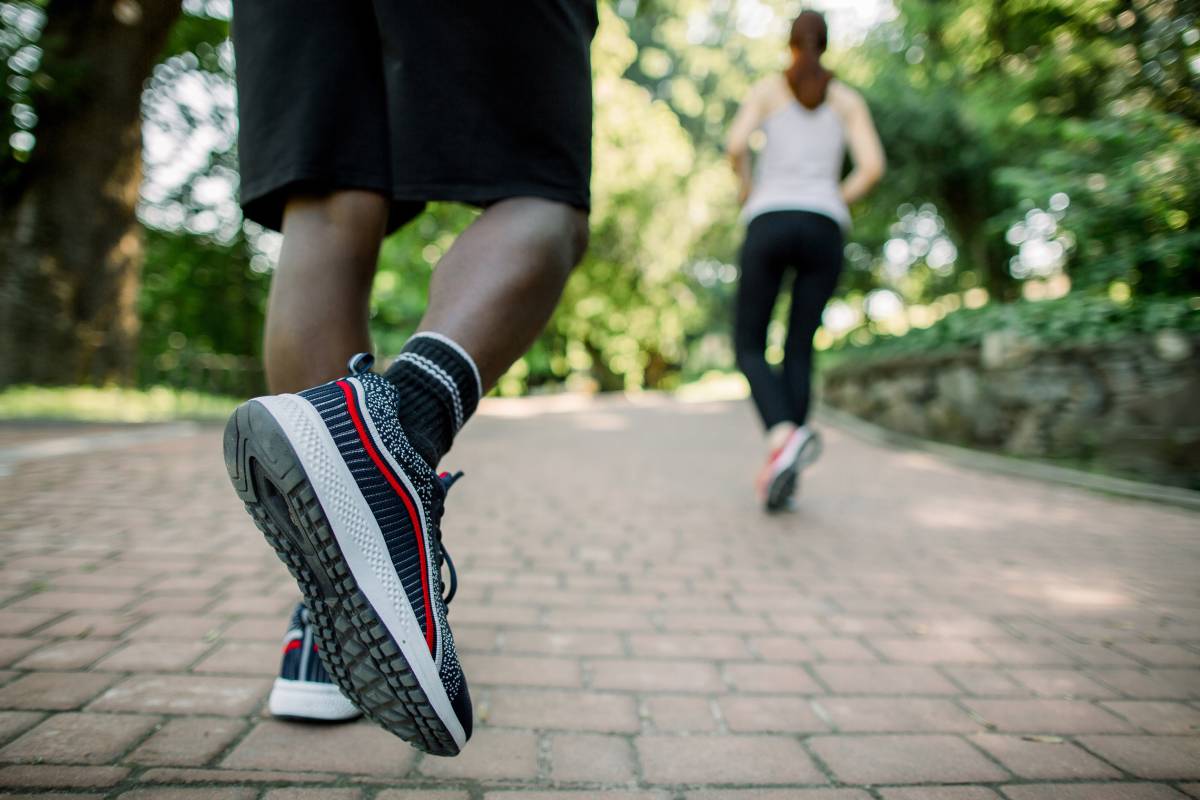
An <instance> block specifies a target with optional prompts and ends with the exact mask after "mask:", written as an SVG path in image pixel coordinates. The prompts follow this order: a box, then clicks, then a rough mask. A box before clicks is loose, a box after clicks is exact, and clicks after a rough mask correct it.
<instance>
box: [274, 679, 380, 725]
mask: <svg viewBox="0 0 1200 800" xmlns="http://www.w3.org/2000/svg"><path fill="white" fill-rule="evenodd" d="M267 709H268V710H270V712H271V714H273V715H274V716H276V717H300V718H303V719H324V720H347V719H354V718H356V717H359V716H362V712H361V711H359V710H358V709H357V708H355V707H354V704H353V703H351V702H350V700H349V699H348V698H347V697H346V696H345V695H344V694H342V690H341V689H339V688H338V687H336V686H334V685H333V684H332V683H317V682H315V681H291V680H287V679H286V678H276V679H275V684H274V685H273V686H272V687H271V696H270V697H269V698H268V700H267Z"/></svg>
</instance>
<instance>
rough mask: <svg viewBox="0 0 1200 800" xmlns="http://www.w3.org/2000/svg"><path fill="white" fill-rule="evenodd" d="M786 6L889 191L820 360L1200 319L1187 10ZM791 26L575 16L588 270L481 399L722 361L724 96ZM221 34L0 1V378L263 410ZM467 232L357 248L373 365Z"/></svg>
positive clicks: (706, 13)
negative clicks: (1020, 327) (145, 391)
mask: <svg viewBox="0 0 1200 800" xmlns="http://www.w3.org/2000/svg"><path fill="white" fill-rule="evenodd" d="M810 5H812V6H814V7H817V8H824V9H825V10H827V12H828V14H829V21H830V27H831V31H832V33H833V35H834V42H833V46H832V48H831V52H830V53H829V57H828V61H829V64H830V66H831V67H832V68H833V69H834V70H835V71H836V72H837V73H838V75H839V76H840V77H841V78H842V79H843V80H845V81H847V82H848V83H850V84H852V85H854V86H856V87H858V88H859V89H860V90H862V91H863V93H864V94H865V95H866V97H867V98H868V101H869V103H870V105H871V107H872V110H873V112H874V114H875V117H876V121H877V124H878V126H879V128H880V132H881V135H882V138H883V141H884V144H885V147H886V149H887V152H888V157H889V170H890V171H889V173H888V176H887V178H886V179H885V181H884V184H883V185H882V186H881V187H880V190H879V191H878V192H877V193H876V194H874V195H873V196H872V197H871V198H870V199H869V200H868V201H866V202H864V203H863V204H861V207H859V208H856V209H855V231H854V234H853V237H852V240H851V242H850V243H849V245H848V247H847V272H846V275H845V276H844V279H843V281H842V286H841V288H840V290H839V296H838V298H837V299H836V300H835V302H834V303H833V304H831V307H830V309H829V311H828V312H827V314H826V318H825V325H824V326H823V328H822V330H821V331H820V332H819V334H818V345H819V346H820V347H822V348H828V347H840V346H841V345H842V344H844V343H854V344H859V345H862V344H866V343H869V342H870V341H872V340H873V339H875V338H877V337H879V336H880V335H885V334H903V333H905V332H906V331H908V330H909V329H911V328H914V327H915V328H925V327H928V326H930V325H935V324H936V323H937V322H938V321H939V320H940V319H942V318H943V317H945V316H946V315H947V314H950V313H952V312H954V311H955V310H956V309H959V308H962V307H967V308H977V307H981V306H984V305H988V304H991V303H1000V302H1011V301H1016V300H1020V299H1022V298H1024V299H1025V300H1041V299H1056V298H1063V297H1064V296H1065V300H1064V301H1062V302H1060V303H1059V304H1056V305H1060V306H1061V307H1062V313H1063V314H1066V315H1068V316H1070V315H1071V314H1072V313H1074V312H1073V311H1072V309H1081V310H1080V312H1079V313H1080V314H1084V313H1085V311H1084V309H1089V308H1090V309H1093V311H1088V312H1086V313H1089V314H1092V313H1094V308H1095V303H1096V302H1104V303H1114V304H1125V305H1129V304H1138V303H1153V302H1157V299H1159V298H1171V300H1170V302H1172V303H1174V304H1175V306H1173V307H1178V308H1183V309H1186V310H1188V311H1189V312H1190V313H1195V312H1196V311H1197V305H1198V303H1200V301H1197V299H1196V297H1197V295H1200V269H1198V267H1197V255H1198V252H1200V227H1198V226H1197V222H1196V220H1197V215H1198V214H1200V207H1198V206H1200V175H1198V174H1197V172H1198V170H1200V166H1198V165H1200V136H1197V125H1198V124H1200V120H1198V113H1200V101H1198V100H1197V93H1196V89H1197V82H1198V76H1200V20H1198V18H1197V10H1196V8H1195V6H1194V4H1191V3H1186V2H1180V1H1179V0H1154V2H1151V1H1150V0H1085V1H1083V2H1081V1H1080V0H1021V1H1020V2H1016V0H896V2H895V3H894V5H893V4H892V3H891V2H888V0H872V2H866V1H865V0H864V2H846V1H845V0H823V2H818V1H817V0H814V1H813V2H812V3H811V4H810ZM798 10H799V5H798V4H797V3H794V2H782V0H781V1H779V2H776V1H775V0H613V1H612V2H609V1H608V0H604V1H603V2H602V3H601V11H602V25H601V30H600V33H599V35H598V36H597V40H596V44H595V48H594V63H595V74H596V86H595V97H596V124H595V132H596V136H595V145H594V147H595V174H594V179H593V193H594V204H595V205H594V209H593V217H592V224H593V236H592V245H591V250H590V252H589V254H588V256H587V258H586V260H585V261H584V263H583V264H582V265H581V267H580V269H579V270H578V272H577V274H576V275H575V277H574V278H573V279H572V281H571V283H570V285H569V287H568V289H567V294H566V297H565V298H564V302H563V304H562V306H561V307H560V309H559V311H558V313H557V314H556V316H555V318H554V320H553V321H552V323H551V325H550V326H549V328H548V329H547V331H546V333H545V335H544V336H543V337H542V338H541V339H540V340H539V341H538V343H537V344H536V346H535V347H534V349H533V350H532V351H531V353H530V354H529V355H528V356H526V357H525V358H524V359H523V360H522V361H521V362H519V363H518V364H517V365H516V366H515V367H514V368H513V370H512V371H510V373H509V374H508V375H507V376H505V378H504V380H503V381H502V382H501V385H500V387H499V388H500V390H501V391H502V392H504V393H519V392H522V391H526V390H531V389H538V388H539V387H543V386H552V385H553V386H557V385H560V384H563V383H566V384H568V385H573V386H577V387H592V388H601V389H620V388H636V387H642V386H648V387H671V386H673V385H676V384H677V383H678V382H680V381H681V380H685V379H690V378H694V377H696V376H699V375H701V374H703V373H704V372H706V371H707V370H712V369H728V368H730V367H731V366H732V357H731V353H730V348H729V344H728V334H727V330H728V327H729V320H728V314H729V312H728V308H729V300H730V293H731V290H732V286H733V284H734V282H735V281H736V278H737V268H736V260H737V259H736V249H737V246H738V244H739V240H740V235H741V234H740V230H739V228H738V224H737V209H736V205H735V199H734V189H733V181H732V178H731V176H730V174H729V171H728V168H727V166H726V164H725V161H724V157H723V154H722V152H721V145H722V142H723V139H724V135H725V129H726V126H727V124H728V120H729V119H730V118H731V117H732V114H733V112H734V110H735V109H736V107H737V104H738V103H739V102H740V100H741V98H742V97H743V96H744V93H745V90H746V89H747V87H748V86H749V85H750V84H751V83H752V82H753V81H754V80H756V79H757V78H759V77H761V76H762V75H764V74H766V73H767V72H769V71H771V70H774V69H778V68H780V67H781V66H782V65H783V63H784V60H785V58H786V48H785V46H784V42H785V39H786V31H787V27H788V25H789V23H790V20H791V18H792V17H793V16H794V14H795V13H796V12H797V11H798ZM229 13H230V4H229V2H227V0H187V2H184V3H183V6H182V11H181V10H180V8H179V6H178V5H177V4H176V5H172V4H171V3H169V2H166V0H156V1H155V2H152V1H151V0H117V2H113V0H107V1H106V2H98V1H97V2H79V3H73V2H72V3H67V2H65V0H51V2H48V3H46V2H36V1H34V0H28V1H27V2H2V3H0V56H2V59H0V69H2V70H3V76H2V77H3V80H4V90H3V91H4V102H5V104H6V107H7V112H8V113H7V114H5V115H3V123H2V124H3V125H4V134H5V140H4V141H3V142H2V143H0V144H3V145H5V149H4V152H3V154H2V166H0V191H2V195H0V248H2V252H3V256H2V258H3V261H2V262H0V263H2V264H3V274H2V275H0V364H2V365H3V367H2V369H0V385H4V384H10V383H14V382H66V383H72V382H104V381H113V380H116V381H137V382H140V383H142V384H154V383H168V384H175V385H185V386H188V387H189V388H199V389H207V390H213V391H223V392H229V393H234V394H245V393H249V392H252V391H255V390H256V389H257V388H259V386H258V384H259V382H260V380H261V375H260V373H259V371H258V368H257V354H258V347H259V335H258V331H259V329H260V327H261V315H262V310H263V306H264V301H265V294H266V288H267V284H268V279H269V274H270V270H271V269H272V267H273V262H274V258H275V256H276V254H277V252H278V247H279V237H278V235H277V234H275V233H273V232H269V231H264V230H262V229H260V228H258V227H257V226H255V225H253V224H250V223H246V222H244V221H243V220H242V218H241V215H240V213H239V211H238V209H237V206H236V202H235V199H234V198H235V192H236V188H237V173H236V169H235V167H236V152H235V145H236V115H235V97H234V91H233V85H232V70H233V57H232V52H231V48H230V46H229V44H228V42H227V40H226V36H227V28H228V25H227V20H228V16H229ZM85 22H86V23H87V24H85ZM143 81H146V82H145V85H144V89H143V88H142V87H143ZM348 90H352V87H348ZM139 93H140V105H141V111H142V116H143V122H142V124H141V139H140V141H139V139H138V136H137V130H138V125H137V121H136V111H137V100H138V94H139ZM142 164H144V180H142V183H141V192H140V196H139V197H137V198H136V200H135V198H134V196H133V194H132V188H131V187H132V186H135V185H136V184H137V181H138V179H139V178H140V177H141V170H140V167H141V165H142ZM135 206H136V220H134V217H133V216H132V215H133V213H134V209H135ZM472 217H473V212H472V211H470V210H469V209H465V208H461V207H454V206H448V205H438V206H433V207H431V208H430V210H429V211H428V212H427V213H426V214H425V215H423V216H422V217H421V218H419V219H418V220H416V221H415V222H414V223H413V224H411V225H410V226H408V227H407V228H406V229H404V230H403V231H400V232H398V233H397V234H396V235H395V236H393V237H392V238H391V239H389V240H388V241H387V242H386V243H385V246H384V249H383V253H382V256H381V268H380V272H379V276H378V279H377V283H376V287H375V288H376V292H375V298H374V306H373V314H374V317H373V320H374V327H375V334H376V341H377V346H378V349H379V350H380V351H381V352H382V353H384V354H386V353H389V352H395V351H396V350H397V349H398V348H399V345H400V343H401V342H402V341H403V340H404V338H405V337H406V336H407V335H408V333H410V332H411V330H412V329H413V328H414V326H415V325H416V323H417V320H418V319H419V316H420V313H421V310H422V308H423V306H424V298H425V291H426V288H427V286H428V280H429V274H430V270H431V267H432V265H433V264H434V263H435V262H436V261H437V259H438V258H439V257H440V255H441V253H443V252H444V251H445V249H446V248H447V247H448V246H449V244H450V243H451V242H452V241H453V237H454V235H455V234H456V233H457V232H458V231H459V230H461V229H462V228H463V227H464V226H465V225H466V224H468V223H469V221H470V220H471V219H472ZM31 220H32V222H31ZM35 222H36V224H34V223H35ZM1073 297H1078V298H1080V302H1079V303H1074V302H1072V301H1071V298H1073ZM1085 300H1086V301H1087V302H1084V301H1085ZM1143 316H1144V315H1143ZM1143 316H1138V319H1142V318H1143ZM1101 317H1102V318H1107V317H1105V316H1104V315H1101ZM1151 317H1152V318H1153V315H1151ZM139 325H140V337H139V336H138V335H137V330H138V326H139ZM772 337H773V341H775V342H781V341H782V330H781V329H773V331H772Z"/></svg>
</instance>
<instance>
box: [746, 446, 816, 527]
mask: <svg viewBox="0 0 1200 800" xmlns="http://www.w3.org/2000/svg"><path fill="white" fill-rule="evenodd" d="M820 455H821V436H820V434H818V433H817V432H816V431H813V430H811V429H810V428H809V427H808V426H807V425H802V426H800V427H799V428H796V430H794V431H792V433H791V435H790V436H788V438H787V440H786V441H784V443H783V445H782V446H780V447H779V449H777V450H776V451H775V452H773V453H771V455H770V457H769V458H768V459H767V463H766V464H765V465H764V466H763V468H762V471H761V472H760V473H759V475H758V494H759V499H760V500H761V501H762V503H763V505H764V506H765V508H766V510H767V511H769V512H775V511H783V510H784V509H787V508H789V507H791V505H792V502H793V498H794V497H795V495H796V488H797V486H798V485H799V483H800V472H801V470H803V469H804V468H805V467H808V466H810V465H811V464H812V463H813V462H814V461H816V460H817V457H818V456H820Z"/></svg>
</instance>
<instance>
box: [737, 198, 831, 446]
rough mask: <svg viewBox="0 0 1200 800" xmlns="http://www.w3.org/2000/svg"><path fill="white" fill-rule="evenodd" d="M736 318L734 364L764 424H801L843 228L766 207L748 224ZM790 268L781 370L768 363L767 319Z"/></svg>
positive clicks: (819, 216)
mask: <svg viewBox="0 0 1200 800" xmlns="http://www.w3.org/2000/svg"><path fill="white" fill-rule="evenodd" d="M741 261H742V277H741V282H740V283H739V284H738V293H737V307H736V309H735V319H734V349H735V351H736V354H737V363H738V367H739V368H740V369H741V370H742V372H744V373H745V374H746V380H748V381H749V382H750V393H751V395H752V396H753V397H754V404H755V405H756V406H757V407H758V413H759V416H761V417H762V421H763V425H764V426H765V427H767V428H770V427H772V426H773V425H777V424H779V423H780V422H794V423H796V424H797V425H803V424H804V421H805V420H806V419H807V418H808V404H809V395H810V393H811V384H812V338H813V334H814V333H816V332H817V326H818V325H820V324H821V312H822V311H823V310H824V309H825V303H826V302H828V301H829V298H830V297H831V296H832V295H833V290H834V288H835V287H836V286H837V280H838V275H839V273H841V271H842V230H841V228H840V227H838V224H837V223H836V222H834V221H833V220H832V219H830V218H829V217H827V216H825V215H824V214H814V213H812V212H809V211H771V212H768V213H765V214H760V215H758V216H757V217H755V218H754V219H753V220H751V222H750V228H749V230H747V231H746V241H745V243H744V244H743V245H742V257H741ZM788 272H792V273H794V275H795V277H794V279H793V281H792V309H791V313H790V314H789V316H788V330H787V340H786V342H785V344H784V348H783V369H782V370H778V369H775V368H773V367H772V366H771V365H770V364H768V363H767V359H766V352H765V351H766V348H767V325H768V324H769V323H770V321H771V312H772V311H773V310H774V308H775V299H776V298H777V297H778V296H779V289H780V286H781V285H782V283H783V277H784V275H785V274H786V273H788Z"/></svg>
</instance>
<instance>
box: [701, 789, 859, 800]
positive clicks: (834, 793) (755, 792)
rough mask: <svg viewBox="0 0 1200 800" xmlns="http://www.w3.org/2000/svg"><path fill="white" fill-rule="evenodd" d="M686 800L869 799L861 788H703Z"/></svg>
mask: <svg viewBox="0 0 1200 800" xmlns="http://www.w3.org/2000/svg"><path fill="white" fill-rule="evenodd" d="M684 797H685V798H686V800H869V799H870V795H869V794H867V793H866V792H864V791H862V790H861V789H703V790H701V791H697V792H688V793H687V794H685V795H684Z"/></svg>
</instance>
